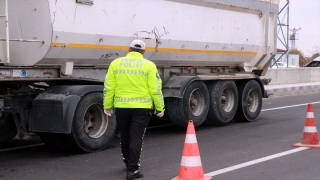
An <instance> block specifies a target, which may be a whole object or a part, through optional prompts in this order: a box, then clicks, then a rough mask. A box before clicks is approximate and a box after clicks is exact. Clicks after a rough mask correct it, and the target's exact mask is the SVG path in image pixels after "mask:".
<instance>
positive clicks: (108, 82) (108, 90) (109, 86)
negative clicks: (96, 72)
mask: <svg viewBox="0 0 320 180" xmlns="http://www.w3.org/2000/svg"><path fill="white" fill-rule="evenodd" d="M115 88H116V80H115V76H114V71H113V63H111V64H110V66H109V69H108V72H107V74H106V77H105V80H104V90H103V108H104V109H110V108H112V107H113V101H114V93H115Z"/></svg>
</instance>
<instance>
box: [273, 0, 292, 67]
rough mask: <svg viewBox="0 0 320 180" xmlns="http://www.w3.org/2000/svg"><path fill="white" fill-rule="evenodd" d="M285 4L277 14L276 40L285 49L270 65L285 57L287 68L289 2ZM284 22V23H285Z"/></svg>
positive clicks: (287, 0)
mask: <svg viewBox="0 0 320 180" xmlns="http://www.w3.org/2000/svg"><path fill="white" fill-rule="evenodd" d="M286 2H287V3H286V4H285V5H284V6H283V7H282V8H281V10H280V11H279V13H278V18H277V19H278V31H277V33H278V40H279V42H280V43H281V44H282V46H283V47H284V48H285V52H283V53H282V54H281V56H280V57H279V58H278V59H276V61H275V62H274V63H273V64H272V66H273V65H274V64H276V62H278V61H279V60H280V59H281V58H282V57H283V56H284V55H285V56H284V57H286V61H287V67H288V60H289V10H290V9H289V4H290V0H286ZM280 17H282V20H280ZM285 20H286V22H285Z"/></svg>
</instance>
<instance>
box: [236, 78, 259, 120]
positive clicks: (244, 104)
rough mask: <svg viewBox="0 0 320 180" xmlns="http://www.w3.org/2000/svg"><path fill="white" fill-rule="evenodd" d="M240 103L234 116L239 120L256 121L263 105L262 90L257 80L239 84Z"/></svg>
mask: <svg viewBox="0 0 320 180" xmlns="http://www.w3.org/2000/svg"><path fill="white" fill-rule="evenodd" d="M238 92H239V104H238V109H237V113H236V115H235V117H234V119H235V120H236V121H239V122H241V121H242V122H251V121H255V120H256V119H257V117H258V115H259V114H260V111H261V106H262V91H261V88H260V86H259V84H258V82H257V81H255V80H250V81H246V82H243V83H241V84H239V87H238Z"/></svg>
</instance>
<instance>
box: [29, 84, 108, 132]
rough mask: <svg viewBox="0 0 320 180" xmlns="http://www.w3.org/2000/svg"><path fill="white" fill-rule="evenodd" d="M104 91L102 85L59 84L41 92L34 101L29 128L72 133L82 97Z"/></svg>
mask: <svg viewBox="0 0 320 180" xmlns="http://www.w3.org/2000/svg"><path fill="white" fill-rule="evenodd" d="M93 92H101V93H102V92H103V86H102V85H74V86H68V85H61V86H60V85H59V86H53V87H50V88H48V89H46V90H45V91H43V92H42V93H41V94H39V95H38V96H37V97H36V98H35V99H34V100H33V103H32V109H31V112H30V121H29V130H30V131H31V132H47V133H61V134H69V133H71V128H72V122H73V118H74V112H75V110H76V108H77V105H78V103H79V101H80V99H81V97H83V96H85V95H86V94H88V93H93Z"/></svg>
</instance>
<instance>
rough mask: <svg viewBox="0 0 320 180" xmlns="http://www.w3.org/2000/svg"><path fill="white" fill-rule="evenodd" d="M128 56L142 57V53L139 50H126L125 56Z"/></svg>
mask: <svg viewBox="0 0 320 180" xmlns="http://www.w3.org/2000/svg"><path fill="white" fill-rule="evenodd" d="M128 56H134V57H140V58H143V55H142V54H141V53H139V52H134V51H131V52H128V54H127V57H128Z"/></svg>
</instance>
